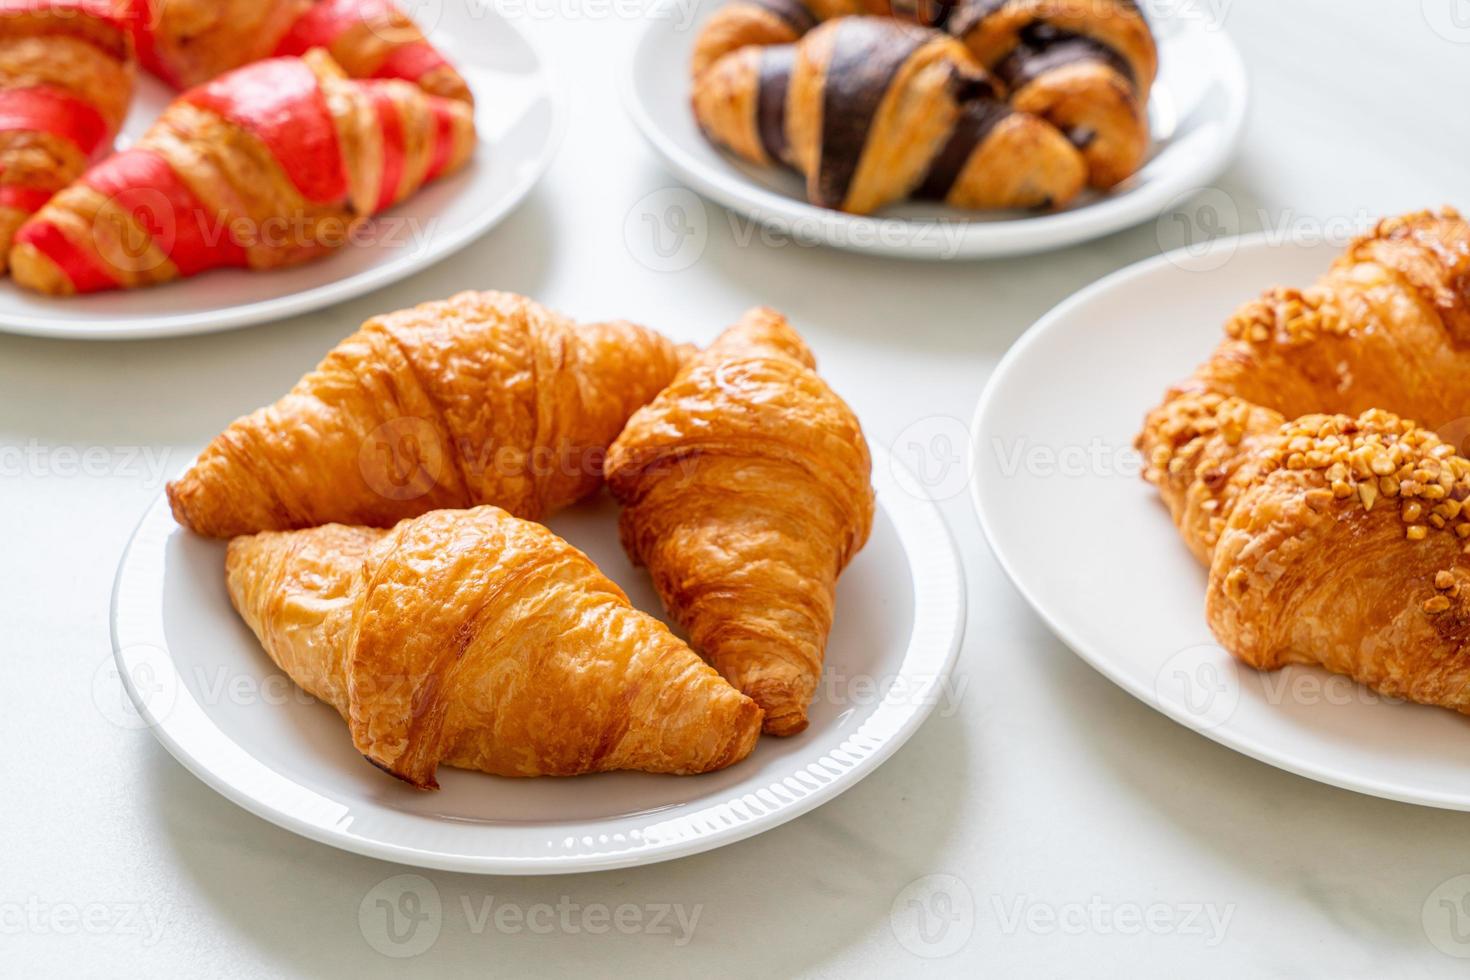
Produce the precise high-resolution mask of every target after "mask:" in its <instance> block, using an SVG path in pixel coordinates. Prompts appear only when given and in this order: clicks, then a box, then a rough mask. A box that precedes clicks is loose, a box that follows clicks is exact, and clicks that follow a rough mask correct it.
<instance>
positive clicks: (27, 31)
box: [0, 0, 133, 274]
mask: <svg viewBox="0 0 1470 980" xmlns="http://www.w3.org/2000/svg"><path fill="white" fill-rule="evenodd" d="M132 91H133V57H132V53H131V49H130V48H129V46H128V37H127V32H126V30H125V28H124V25H123V24H122V23H121V22H120V21H119V20H118V19H117V18H116V17H115V16H113V14H112V12H111V10H110V9H109V7H108V6H107V5H106V4H104V3H100V2H96V0H32V2H28V3H26V4H23V5H6V6H0V274H3V273H4V271H5V267H6V257H7V255H8V254H9V252H10V242H11V239H12V238H13V237H14V235H15V232H16V230H17V229H18V228H19V227H20V226H21V224H22V223H23V222H24V221H25V220H26V218H28V217H29V216H30V215H31V214H33V213H35V212H36V211H37V210H39V209H40V207H41V206H42V205H43V204H45V203H46V202H47V201H49V200H50V199H51V196H52V195H53V194H55V193H56V192H57V191H59V190H60V189H61V188H63V187H65V186H66V185H67V184H69V183H71V182H72V180H74V179H75V178H76V177H77V176H78V175H80V174H81V172H82V171H83V170H84V169H86V166H87V162H88V161H89V160H90V159H91V158H92V157H93V156H94V155H95V154H96V153H98V152H99V151H101V150H103V149H104V148H107V147H110V146H111V145H112V141H113V138H114V137H115V136H116V135H117V130H118V127H119V126H120V125H122V121H123V118H124V117H125V116H126V115H127V112H128V101H129V99H130V98H131V96H132Z"/></svg>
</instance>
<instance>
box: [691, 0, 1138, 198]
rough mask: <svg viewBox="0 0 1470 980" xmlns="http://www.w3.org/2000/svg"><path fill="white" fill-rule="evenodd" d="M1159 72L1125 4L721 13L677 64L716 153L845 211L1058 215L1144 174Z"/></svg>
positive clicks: (813, 7)
mask: <svg viewBox="0 0 1470 980" xmlns="http://www.w3.org/2000/svg"><path fill="white" fill-rule="evenodd" d="M875 14H877V15H884V16H864V15H875ZM1157 70H1158V54H1157V49H1156V47H1155V44H1154V41H1153V36H1152V34H1151V33H1150V31H1149V27H1148V23H1147V21H1146V20H1145V19H1144V17H1143V15H1142V13H1141V12H1140V11H1139V10H1138V8H1137V7H1136V6H1135V5H1134V4H1133V3H1131V2H1129V0H1085V2H1073V0H1069V2H1064V3H1057V2H1050V0H1002V2H994V0H961V2H958V3H954V4H949V3H943V4H892V5H890V4H887V3H883V2H877V3H868V2H861V3H860V2H857V0H836V2H827V0H822V2H816V0H811V2H804V0H735V2H733V3H730V4H728V5H727V6H725V7H723V8H721V9H720V10H719V11H718V12H717V13H716V14H715V15H714V16H713V17H711V18H710V20H709V22H708V23H707V24H706V25H705V27H704V28H703V29H702V30H701V32H700V36H699V38H698V39H697V40H696V43H695V51H694V57H693V63H692V72H693V101H694V112H695V116H696V118H697V120H698V122H699V124H700V127H701V128H702V129H703V130H704V131H705V133H706V134H707V135H708V136H709V137H710V138H711V139H712V140H713V141H715V142H716V143H719V144H720V145H722V146H724V147H725V148H727V149H729V150H730V151H731V152H733V153H735V154H736V155H737V156H740V157H742V158H743V159H746V160H749V161H751V162H753V163H761V164H772V163H781V164H785V165H787V166H790V167H792V168H794V169H796V170H797V171H798V172H800V173H802V174H803V175H805V177H806V178H807V193H808V197H809V199H810V200H811V201H812V203H814V204H818V205H821V206H823V207H830V208H838V209H841V210H846V211H851V212H854V213H859V214H865V213H868V212H871V211H874V210H877V209H878V208H881V207H883V206H885V205H887V204H890V203H893V202H895V201H898V200H901V199H903V198H905V197H908V196H918V197H924V198H930V199H936V200H943V201H945V202H947V203H949V204H951V205H954V206H956V207H962V208H1015V207H1038V206H1056V207H1060V206H1063V205H1065V204H1067V203H1068V202H1070V201H1071V200H1072V199H1073V198H1075V197H1076V195H1077V193H1078V192H1079V191H1080V190H1081V189H1082V187H1083V186H1085V185H1089V184H1090V185H1091V186H1092V187H1095V188H1098V189H1100V190H1106V189H1108V188H1111V187H1113V186H1115V185H1117V184H1118V183H1120V182H1121V181H1123V180H1126V179H1127V178H1128V177H1130V176H1132V174H1133V173H1135V172H1136V171H1137V170H1138V168H1139V167H1141V166H1142V165H1143V161H1144V158H1145V156H1146V154H1147V151H1148V142H1149V131H1148V113H1147V105H1148V97H1149V89H1150V88H1151V86H1152V84H1153V80H1154V76H1155V74H1156V73H1157Z"/></svg>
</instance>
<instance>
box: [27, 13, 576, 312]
mask: <svg viewBox="0 0 1470 980" xmlns="http://www.w3.org/2000/svg"><path fill="white" fill-rule="evenodd" d="M415 16H416V18H417V19H418V20H419V22H420V25H421V26H422V27H423V28H424V30H425V31H426V32H427V33H429V35H430V37H431V38H432V39H433V41H434V43H435V45H437V46H438V47H439V48H440V49H441V50H442V51H443V52H444V53H445V55H446V56H447V57H448V58H450V60H452V61H453V62H454V63H455V66H456V67H457V68H458V69H459V70H460V72H461V73H462V74H463V75H464V76H465V78H466V79H467V80H468V81H469V84H470V87H471V88H472V89H473V90H474V92H475V96H476V99H475V125H476V127H477V129H478V132H479V141H480V145H479V148H478V149H477V150H476V152H475V157H474V158H473V159H472V160H471V161H470V163H469V165H468V166H466V167H465V169H464V170H462V171H460V172H459V173H457V174H454V175H453V176H451V177H448V178H446V179H445V180H442V181H437V182H435V183H433V184H430V185H429V186H428V187H426V188H425V189H424V190H423V191H421V192H420V193H418V194H416V195H414V196H413V197H412V198H410V199H409V200H407V201H404V202H403V203H402V204H399V205H398V206H397V207H395V208H392V209H390V210H388V211H386V212H384V213H383V214H381V215H378V216H376V217H374V218H373V219H372V221H371V222H370V223H369V224H368V225H367V226H366V227H365V228H364V229H363V231H362V235H363V238H362V240H360V241H358V242H355V243H353V244H351V245H348V246H347V247H345V248H343V249H341V250H340V251H338V252H337V253H336V254H334V255H332V256H330V257H328V258H325V259H322V260H321V261H318V262H314V263H311V264H308V265H304V266H300V267H297V268H293V269H282V270H274V271H270V272H247V271H243V270H236V269H230V270H221V271H217V272H211V273H207V274H205V275H202V276H198V277H195V278H192V279H185V280H182V281H180V282H173V283H168V284H166V285H163V286H156V287H154V288H151V289H136V290H130V291H126V292H122V291H114V292H106V293H97V294H94V295H89V296H79V297H70V298H65V299H52V298H48V297H45V296H38V295H36V294H34V293H30V292H27V291H25V290H23V289H20V288H19V287H17V286H16V285H15V284H14V283H13V282H11V281H10V280H9V279H0V330H3V331H7V332H10V333H22V334H31V335H33V336H40V337H63V338H69V339H74V340H75V339H80V340H108V339H114V340H121V339H132V338H139V337H168V336H178V335H182V334H196V333H210V332H213V331H216V330H228V329H230V328H233V327H240V326H245V325H246V324H252V323H260V322H263V321H266V320H277V319H280V318H282V317H286V316H291V315H293V314H297V313H304V312H306V311H308V310H315V309H320V308H321V307H323V306H328V305H330V304H332V303H337V302H341V301H342V300H346V299H351V298H352V297H354V296H359V295H361V294H363V293H366V292H368V291H370V290H373V289H377V288H379V287H380V286H386V285H388V284H389V283H393V282H397V281H398V280H400V279H402V278H404V277H405V276H409V275H412V274H413V273H415V272H417V271H419V270H420V269H423V268H426V267H428V266H430V265H432V264H433V263H435V262H438V261H440V260H441V259H444V258H447V257H448V256H450V255H452V254H453V253H454V252H456V251H458V250H459V249H461V248H464V247H465V246H466V245H468V244H469V243H470V242H472V241H474V240H475V239H476V238H478V237H479V236H480V235H483V234H484V233H485V232H487V231H489V230H490V229H491V228H493V227H494V226H495V225H496V224H497V223H499V222H500V221H501V220H502V219H503V218H505V217H506V215H508V214H509V213H510V212H511V210H512V209H513V208H514V207H515V206H516V205H517V204H519V203H520V201H521V199H522V198H524V197H525V196H526V194H527V193H528V192H529V191H530V189H531V187H532V186H533V185H534V184H535V183H536V181H537V179H538V178H540V176H541V174H542V173H543V172H545V170H546V168H547V166H548V165H549V164H550V163H551V159H552V156H553V154H554V153H555V150H556V146H557V143H558V142H559V140H560V136H561V126H562V112H561V111H560V109H559V107H558V103H557V99H556V97H555V92H554V87H553V84H552V80H551V77H550V75H549V74H548V70H547V68H546V63H545V59H544V58H543V57H542V56H541V55H540V54H539V53H538V52H537V50H536V49H535V48H534V47H533V46H532V45H531V42H530V41H529V40H527V38H526V37H525V36H524V35H523V34H522V33H521V31H520V29H519V28H517V27H516V26H514V25H513V24H512V23H511V22H510V21H508V20H506V19H505V18H504V17H503V16H501V15H500V14H499V13H497V12H495V11H494V10H492V9H491V8H490V7H489V6H487V5H486V4H485V3H484V0H467V2H465V3H448V4H440V3H435V4H427V5H419V8H418V9H416V10H415ZM172 95H173V93H172V92H171V91H170V90H169V89H168V88H167V87H165V86H164V85H163V84H162V83H160V82H158V81H156V80H154V79H153V78H151V77H148V76H146V75H145V76H140V77H139V80H138V92H137V96H136V98H135V103H134V105H133V110H132V113H131V114H130V115H129V116H128V120H127V123H126V125H125V126H124V127H123V135H122V137H121V139H120V140H119V146H125V145H127V143H128V142H129V141H131V140H134V139H137V138H138V137H139V136H141V135H142V134H143V132H144V130H146V129H147V128H148V126H149V125H150V124H151V123H152V121H153V120H154V119H156V118H157V117H158V115H159V113H161V112H162V111H163V109H164V107H165V106H167V105H168V103H169V100H170V99H171V98H172Z"/></svg>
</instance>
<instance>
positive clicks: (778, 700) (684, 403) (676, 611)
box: [606, 309, 873, 735]
mask: <svg viewBox="0 0 1470 980" xmlns="http://www.w3.org/2000/svg"><path fill="white" fill-rule="evenodd" d="M813 368H814V363H813V360H812V355H811V352H810V351H809V350H808V349H807V347H806V344H805V343H803V342H802V339H801V337H800V336H798V335H797V333H796V331H794V330H793V329H792V328H791V327H790V326H789V325H788V324H787V323H786V320H785V319H784V318H783V317H782V316H781V315H780V314H779V313H776V312H775V311H773V310H766V309H757V310H752V311H750V312H749V313H747V314H746V315H745V316H744V317H743V318H742V319H741V320H740V322H739V323H738V324H736V325H735V326H734V327H731V328H730V329H729V330H727V331H725V333H724V334H722V335H721V336H720V338H719V339H718V340H716V341H715V343H714V344H713V345H712V346H711V347H709V348H708V349H707V350H705V351H703V352H702V353H700V354H698V355H697V356H695V357H694V358H693V360H692V361H691V362H690V364H689V365H688V366H687V367H686V368H685V370H684V371H683V372H682V373H681V374H680V375H679V377H678V379H677V380H675V381H674V383H673V384H671V385H670V386H669V387H668V388H667V389H666V390H665V391H664V392H663V393H661V394H660V395H659V396H658V398H656V399H655V400H654V401H653V402H652V403H651V404H649V405H648V406H647V407H645V408H643V409H641V410H639V411H638V412H637V413H636V414H635V415H634V416H633V418H632V419H630V420H629V422H628V427H627V429H625V430H624V432H623V434H622V435H621V436H619V437H618V440H617V442H615V443H614V444H613V446H612V448H611V449H610V450H609V451H608V458H607V467H606V474H607V480H608V486H609V487H610V488H611V490H612V492H613V494H614V496H616V497H617V499H618V500H619V502H621V503H622V505H623V508H624V509H623V511H622V515H621V519H620V530H621V533H622V538H623V543H624V547H625V548H626V550H627V551H628V554H629V555H630V556H631V557H632V559H633V560H634V561H635V562H636V563H639V564H642V565H645V566H647V568H648V570H649V572H650V573H651V575H652V578H653V583H654V585H655V587H656V588H657V589H658V593H659V595H660V597H661V598H662V599H663V602H664V605H665V607H666V608H667V609H668V611H669V613H670V615H671V616H672V617H673V618H674V619H675V620H676V621H677V622H678V623H679V624H680V625H681V626H683V627H684V628H685V629H686V630H687V631H688V634H689V637H690V642H691V644H692V645H693V647H694V648H695V650H697V651H699V653H700V654H702V655H703V656H704V657H705V659H707V660H708V661H709V662H710V663H711V664H713V665H714V667H715V668H716V669H717V670H718V671H719V672H720V673H721V674H723V675H724V676H725V677H726V678H728V679H729V680H730V682H731V683H732V684H734V685H735V686H736V687H738V688H739V689H740V690H741V691H744V692H745V693H746V694H748V695H750V696H751V697H752V698H754V699H755V701H756V703H757V704H759V705H760V706H761V708H762V709H764V711H765V730H766V731H767V732H770V733H773V734H777V735H791V734H795V733H796V732H799V731H801V730H802V729H804V728H805V727H806V725H807V709H808V705H809V704H810V702H811V699H812V696H813V694H814V693H815V691H816V687H817V683H818V681H819V680H820V677H821V672H822V659H823V654H824V650H825V647H826V643H827V635H828V633H829V632H830V631H831V628H832V614H833V604H834V599H835V588H836V584H837V577H838V575H839V574H840V573H841V572H842V570H843V568H844V567H845V566H846V565H847V563H848V561H849V560H850V559H851V558H852V557H853V555H855V554H856V553H857V552H858V550H859V549H860V548H862V546H863V544H864V543H865V542H866V541H867V538H868V533H869V531H870V529H871V527H872V523H873V490H872V486H871V483H870V477H871V471H872V463H871V459H870V457H869V454H868V445H867V442H866V441H865V440H864V438H863V433H862V429H861V428H860V427H859V426H858V422H857V419H856V418H854V416H853V414H852V411H851V410H850V409H849V408H848V407H847V405H846V404H845V403H844V402H843V401H842V399H840V398H839V397H838V396H837V395H836V394H835V393H833V391H832V390H831V389H830V388H829V387H827V385H826V383H825V382H823V381H822V379H821V378H819V377H818V376H817V374H816V371H815V370H813Z"/></svg>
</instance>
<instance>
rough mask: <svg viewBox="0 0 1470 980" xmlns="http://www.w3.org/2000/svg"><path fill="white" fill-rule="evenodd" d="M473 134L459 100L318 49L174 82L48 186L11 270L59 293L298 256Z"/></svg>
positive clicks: (404, 192)
mask: <svg viewBox="0 0 1470 980" xmlns="http://www.w3.org/2000/svg"><path fill="white" fill-rule="evenodd" d="M474 145H475V128H474V118H473V112H472V110H471V108H470V107H469V105H468V104H467V103H464V102H461V101H459V100H457V99H446V98H441V97H439V96H435V95H429V94H427V93H425V92H424V91H423V90H422V89H420V88H418V87H417V86H415V85H413V84H411V83H409V82H404V81H397V80H381V81H358V80H353V79H349V78H347V77H346V76H345V75H344V74H343V73H342V70H341V69H340V68H339V67H338V66H337V64H336V63H335V62H334V61H332V59H331V58H330V57H329V56H328V55H327V54H326V53H325V52H324V51H321V50H314V51H311V52H309V53H308V55H307V56H306V57H305V58H294V57H289V58H273V59H270V60H267V61H260V62H256V63H254V64H251V65H248V66H247V67H245V68H240V69H238V70H236V71H233V72H230V73H229V74H226V75H222V76H220V77H219V78H217V79H215V80H214V81H211V82H207V83H206V84H204V85H202V86H200V87H199V88H196V89H192V90H190V91H189V92H186V93H185V94H184V95H182V96H180V97H179V98H178V99H177V100H175V101H174V102H173V104H172V105H170V106H169V108H168V109H167V110H165V112H164V114H163V115H162V116H161V117H160V118H159V119H158V121H157V122H155V123H154V124H153V126H152V127H151V128H150V129H149V130H148V132H147V133H146V134H145V135H144V136H143V138H142V139H140V140H139V141H138V142H137V143H135V144H134V145H133V146H132V147H130V148H129V149H127V150H125V151H123V152H121V153H118V154H116V155H115V156H112V157H110V158H108V159H107V160H104V161H103V162H102V163H100V164H98V165H97V166H95V167H93V168H92V169H91V170H89V171H88V172H87V173H86V174H84V175H83V176H82V177H81V178H80V179H79V180H77V181H76V182H75V183H74V184H72V185H71V186H70V187H68V188H67V189H65V190H63V191H62V192H61V193H59V194H58V195H56V197H54V198H53V199H52V200H51V201H50V202H49V203H48V204H47V205H46V206H45V207H44V208H42V209H41V210H40V211H39V212H38V213H37V214H36V215H34V216H33V217H32V218H31V219H30V220H28V221H27V222H26V223H25V225H23V226H22V227H21V229H20V231H19V232H17V233H16V236H15V245H14V247H13V249H12V251H11V256H10V265H11V271H12V275H13V276H14V277H15V280H16V282H17V283H19V284H20V285H22V286H25V287H27V288H29V289H33V290H37V291H39V292H43V293H51V294H57V295H67V294H72V293H86V292H96V291H98V290H105V289H118V288H134V287H138V286H150V285H154V284H156V283H161V282H167V281H168V280H171V279H177V278H179V277H182V276H193V275H198V274H199V273H201V272H206V271H208V270H211V269H218V268H226V267H235V268H250V269H267V268H274V267H279V266H288V265H297V264H300V263H302V262H307V261H310V260H312V259H316V258H319V257H321V256H324V255H327V254H329V253H330V252H332V251H334V250H336V249H338V248H340V247H342V246H343V245H345V244H346V243H347V242H348V241H349V240H350V237H351V232H352V229H353V228H354V227H355V226H356V225H357V224H358V223H359V222H361V221H362V220H364V219H365V218H367V217H368V216H370V215H372V214H375V213H376V212H378V211H381V210H383V209H384V208H387V207H389V206H391V205H393V204H395V203H397V202H398V201H401V200H403V199H404V198H406V197H409V196H410V195H412V194H413V193H414V192H416V191H417V190H418V189H419V188H421V187H422V186H423V185H425V184H426V183H428V182H429V181H432V180H435V179H436V178H438V177H441V176H443V175H445V174H448V173H451V172H453V171H454V170H456V169H458V168H459V167H460V166H462V165H463V164H464V163H465V161H466V160H468V159H469V156H470V153H471V151H472V150H473V148H474Z"/></svg>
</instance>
